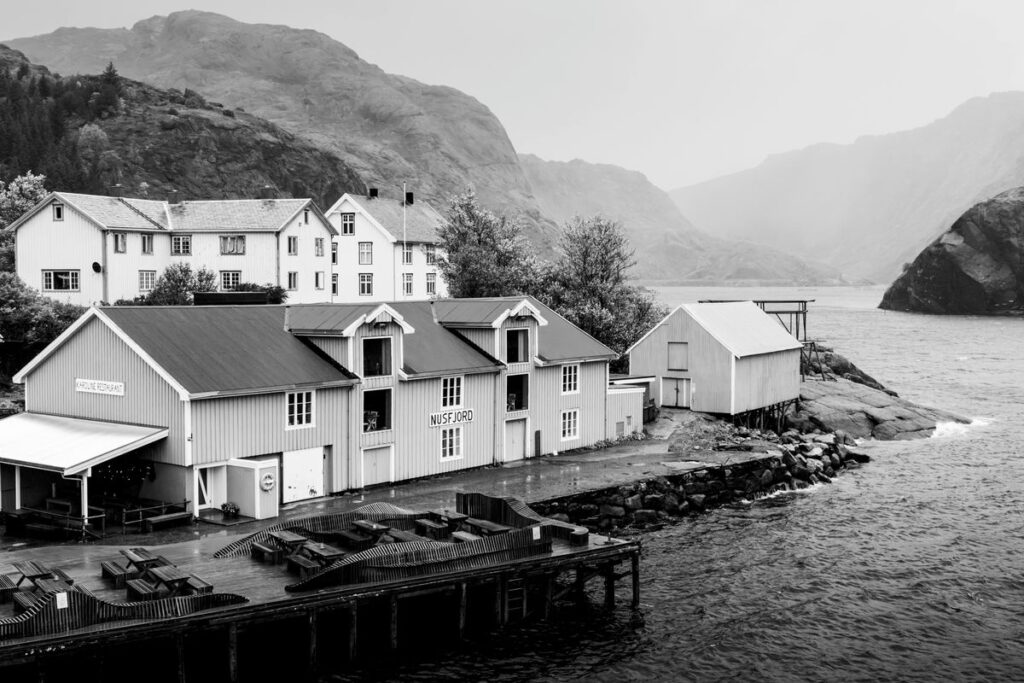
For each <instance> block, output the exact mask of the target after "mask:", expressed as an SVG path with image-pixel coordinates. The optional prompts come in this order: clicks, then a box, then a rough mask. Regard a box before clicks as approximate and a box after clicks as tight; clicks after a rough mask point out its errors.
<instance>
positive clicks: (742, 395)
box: [735, 349, 800, 413]
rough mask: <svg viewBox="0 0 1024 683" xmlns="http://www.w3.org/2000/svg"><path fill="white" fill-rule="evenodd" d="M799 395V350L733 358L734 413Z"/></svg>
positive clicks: (787, 399)
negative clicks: (734, 370)
mask: <svg viewBox="0 0 1024 683" xmlns="http://www.w3.org/2000/svg"><path fill="white" fill-rule="evenodd" d="M799 396H800V350H799V349H791V350H789V351H778V352H776V353H764V354H760V355H757V356H747V357H745V358H739V359H737V361H736V405H735V412H737V413H742V412H744V411H747V410H754V409H756V408H764V407H765V406H770V405H773V404H775V403H780V402H782V401H789V400H791V399H795V398H798V397H799Z"/></svg>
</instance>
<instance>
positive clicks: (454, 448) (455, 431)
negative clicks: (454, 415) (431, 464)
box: [441, 427, 462, 460]
mask: <svg viewBox="0 0 1024 683" xmlns="http://www.w3.org/2000/svg"><path fill="white" fill-rule="evenodd" d="M461 457H462V427H445V428H444V429H442V430H441V459H442V460H450V459H453V458H461Z"/></svg>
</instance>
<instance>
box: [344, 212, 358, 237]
mask: <svg viewBox="0 0 1024 683" xmlns="http://www.w3.org/2000/svg"><path fill="white" fill-rule="evenodd" d="M341 234H342V235H354V234H356V215H355V214H354V213H343V214H341Z"/></svg>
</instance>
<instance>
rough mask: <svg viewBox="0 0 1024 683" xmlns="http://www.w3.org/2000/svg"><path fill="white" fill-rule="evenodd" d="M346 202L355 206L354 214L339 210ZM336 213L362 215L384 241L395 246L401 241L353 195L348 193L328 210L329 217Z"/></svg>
mask: <svg viewBox="0 0 1024 683" xmlns="http://www.w3.org/2000/svg"><path fill="white" fill-rule="evenodd" d="M346 200H347V201H348V202H349V203H350V204H351V205H352V206H353V208H355V211H354V212H352V211H344V212H343V211H340V210H339V209H340V207H341V205H342V204H343V203H344V202H345V201H346ZM369 201H371V202H374V201H378V200H377V199H371V200H369ZM381 201H386V200H381ZM335 212H338V213H358V214H361V215H362V216H363V217H364V218H365V219H366V220H368V221H369V222H370V225H372V226H373V227H375V228H377V230H379V231H380V233H381V234H382V235H383V236H384V239H386V240H387V241H388V242H390V243H391V244H395V243H396V242H398V241H399V239H398V237H396V236H395V235H393V234H392V233H391V231H390V230H388V229H387V228H385V227H384V226H383V225H382V224H381V222H380V221H378V220H377V219H376V218H374V217H373V214H371V213H370V212H369V210H367V209H366V208H365V207H364V206H363V205H362V204H360V203H359V202H357V201H356V198H355V197H353V196H352V195H350V194H348V193H345V194H343V195H342V196H341V199H339V200H338V201H336V202H334V206H332V207H331V208H330V209H328V210H327V215H328V216H329V215H331V214H332V213H335Z"/></svg>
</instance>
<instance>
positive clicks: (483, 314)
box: [434, 297, 522, 327]
mask: <svg viewBox="0 0 1024 683" xmlns="http://www.w3.org/2000/svg"><path fill="white" fill-rule="evenodd" d="M520 301H522V298H512V297H495V298H490V299H484V298H481V299H438V300H437V301H435V302H434V309H435V310H436V311H437V317H438V319H439V320H440V321H441V322H442V323H444V324H445V325H451V326H455V327H461V326H465V327H484V326H490V325H491V323H493V322H494V321H495V320H497V319H498V317H499V316H501V314H502V313H504V312H505V311H507V310H509V309H510V308H512V306H514V305H515V304H517V303H519V302H520Z"/></svg>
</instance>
